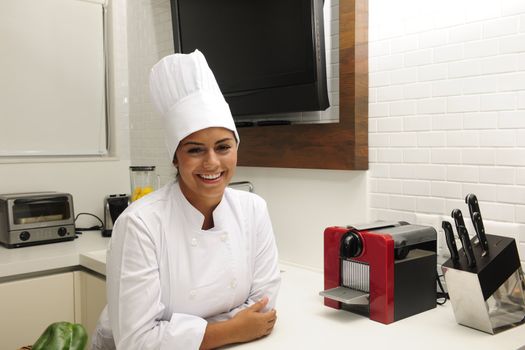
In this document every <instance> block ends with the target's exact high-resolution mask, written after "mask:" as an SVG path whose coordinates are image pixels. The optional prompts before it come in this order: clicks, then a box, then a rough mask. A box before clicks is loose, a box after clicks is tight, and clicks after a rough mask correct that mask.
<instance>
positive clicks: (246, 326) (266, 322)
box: [200, 297, 277, 350]
mask: <svg viewBox="0 0 525 350" xmlns="http://www.w3.org/2000/svg"><path fill="white" fill-rule="evenodd" d="M266 304H268V298H267V297H264V298H262V299H261V300H259V301H258V302H256V303H255V304H253V305H251V306H250V307H248V308H246V309H244V310H242V311H239V312H238V313H237V314H236V315H235V316H234V317H233V318H232V319H229V320H227V321H222V322H217V323H209V324H208V326H207V327H206V331H205V333H204V338H203V340H202V343H201V347H200V349H201V350H204V349H214V348H217V347H220V346H223V345H227V344H233V343H245V342H248V341H251V340H255V339H258V338H261V337H264V336H265V335H268V334H270V333H271V332H272V330H273V326H274V325H275V321H276V320H277V312H276V311H275V309H272V310H270V311H268V312H262V309H264V307H265V306H266Z"/></svg>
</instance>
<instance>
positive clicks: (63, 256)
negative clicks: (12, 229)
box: [0, 231, 109, 280]
mask: <svg viewBox="0 0 525 350" xmlns="http://www.w3.org/2000/svg"><path fill="white" fill-rule="evenodd" d="M108 242H109V238H106V237H102V235H101V234H100V231H86V232H84V233H83V234H81V235H79V237H78V238H77V239H75V240H74V241H66V242H58V243H50V244H42V245H35V246H30V247H22V248H13V249H7V248H5V247H4V246H0V280H1V279H2V278H9V277H14V276H18V275H23V274H27V273H35V272H43V271H48V270H54V269H61V268H72V267H75V266H79V265H81V262H80V259H81V254H83V253H88V252H93V251H105V249H106V247H107V244H108ZM104 266H105V254H104ZM94 270H95V271H97V270H96V269H94ZM97 272H99V273H102V274H105V269H104V270H103V271H102V272H100V271H97Z"/></svg>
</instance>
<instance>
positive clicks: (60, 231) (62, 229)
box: [58, 227, 67, 237]
mask: <svg viewBox="0 0 525 350" xmlns="http://www.w3.org/2000/svg"><path fill="white" fill-rule="evenodd" d="M66 234H67V229H66V228H65V227H59V228H58V235H59V236H60V237H64V236H65V235H66Z"/></svg>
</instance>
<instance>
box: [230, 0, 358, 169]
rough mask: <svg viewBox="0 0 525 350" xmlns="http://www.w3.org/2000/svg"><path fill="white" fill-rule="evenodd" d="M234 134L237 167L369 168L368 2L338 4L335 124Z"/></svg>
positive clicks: (347, 0) (243, 130)
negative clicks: (336, 107) (337, 86)
mask: <svg viewBox="0 0 525 350" xmlns="http://www.w3.org/2000/svg"><path fill="white" fill-rule="evenodd" d="M238 131H239V135H240V138H241V144H240V147H239V158H238V165H239V166H257V167H279V168H306V169H344V170H366V169H368V0H340V1H339V123H331V124H298V125H284V126H262V127H251V128H239V130H238Z"/></svg>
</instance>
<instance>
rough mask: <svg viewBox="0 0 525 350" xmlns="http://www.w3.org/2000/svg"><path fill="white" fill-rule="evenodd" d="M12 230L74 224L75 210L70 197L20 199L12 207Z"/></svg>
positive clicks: (54, 196)
mask: <svg viewBox="0 0 525 350" xmlns="http://www.w3.org/2000/svg"><path fill="white" fill-rule="evenodd" d="M10 210H11V215H9V218H10V221H12V222H11V223H10V224H11V229H27V228H31V227H44V226H50V225H53V226H55V225H65V224H68V223H71V222H72V219H73V218H72V216H73V215H74V214H73V208H72V205H71V201H70V200H69V197H68V196H61V195H59V196H56V195H53V196H38V197H29V198H18V199H15V200H14V201H13V204H12V205H11V207H10Z"/></svg>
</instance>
